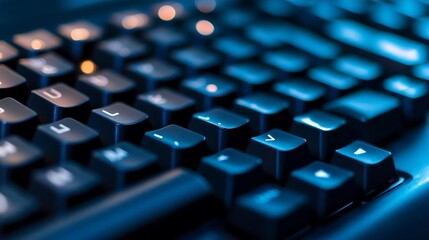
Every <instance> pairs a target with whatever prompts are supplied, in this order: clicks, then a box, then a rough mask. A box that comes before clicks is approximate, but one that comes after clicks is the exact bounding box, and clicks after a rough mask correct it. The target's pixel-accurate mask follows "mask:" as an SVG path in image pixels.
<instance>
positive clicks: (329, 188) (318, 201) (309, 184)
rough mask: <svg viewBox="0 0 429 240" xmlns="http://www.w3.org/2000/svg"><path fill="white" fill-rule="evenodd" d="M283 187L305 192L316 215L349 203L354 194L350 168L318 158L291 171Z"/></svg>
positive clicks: (321, 215) (326, 214) (332, 211)
mask: <svg viewBox="0 0 429 240" xmlns="http://www.w3.org/2000/svg"><path fill="white" fill-rule="evenodd" d="M286 186H287V187H290V188H292V189H295V190H296V191H299V192H301V193H304V194H307V196H308V197H309V201H310V205H311V208H312V209H313V211H315V212H316V213H317V215H318V216H319V218H325V217H327V216H329V215H331V214H332V213H334V212H335V211H336V210H339V209H340V208H342V207H344V206H346V205H347V204H349V203H351V202H352V201H353V200H354V198H355V197H356V194H357V187H356V185H355V183H354V173H353V172H352V171H349V170H346V169H343V168H340V167H337V166H334V165H331V164H327V163H324V162H319V161H316V162H313V163H310V164H308V165H307V166H305V167H303V168H300V169H297V170H295V171H293V172H292V173H291V175H290V177H289V179H288V181H287V184H286Z"/></svg>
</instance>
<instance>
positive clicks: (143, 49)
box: [93, 36, 149, 73]
mask: <svg viewBox="0 0 429 240" xmlns="http://www.w3.org/2000/svg"><path fill="white" fill-rule="evenodd" d="M148 53H149V47H148V46H147V45H146V44H144V43H142V42H139V41H137V40H136V39H134V38H131V37H127V36H119V37H115V38H111V39H107V40H104V41H101V42H99V43H98V44H97V45H96V46H95V49H94V54H93V60H94V62H95V63H96V64H97V65H98V66H100V67H102V68H111V69H113V70H114V71H116V72H119V73H121V72H122V71H123V70H124V68H125V66H126V64H128V63H130V62H132V61H136V60H140V59H141V58H142V57H145V56H147V55H148Z"/></svg>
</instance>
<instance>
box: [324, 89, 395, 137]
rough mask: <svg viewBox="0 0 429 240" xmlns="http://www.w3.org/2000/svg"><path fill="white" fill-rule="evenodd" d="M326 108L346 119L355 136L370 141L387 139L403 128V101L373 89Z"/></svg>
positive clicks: (346, 97) (344, 98) (339, 100)
mask: <svg viewBox="0 0 429 240" xmlns="http://www.w3.org/2000/svg"><path fill="white" fill-rule="evenodd" d="M324 109H325V110H328V111H330V112H332V113H335V114H339V115H341V116H342V117H344V118H345V119H346V120H347V122H348V124H349V128H350V130H351V132H352V133H353V135H354V136H355V137H359V138H361V139H363V140H365V141H369V142H378V141H381V140H384V139H386V138H387V137H389V136H391V135H393V134H395V133H397V131H398V130H399V129H400V127H401V110H400V100H399V99H398V98H396V97H393V96H391V95H387V94H385V93H381V92H377V91H374V90H368V89H363V90H359V91H357V92H354V93H351V94H349V95H346V96H344V97H342V98H339V99H337V100H334V101H332V102H329V103H327V104H326V105H325V106H324Z"/></svg>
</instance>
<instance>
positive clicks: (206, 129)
mask: <svg viewBox="0 0 429 240" xmlns="http://www.w3.org/2000/svg"><path fill="white" fill-rule="evenodd" d="M189 129H191V130H192V131H195V132H197V133H200V134H202V135H204V136H205V137H207V143H208V146H209V148H210V150H212V151H214V152H217V151H220V150H222V149H224V148H227V147H234V148H238V149H244V148H245V147H246V145H247V141H248V139H249V138H250V128H249V119H248V118H246V117H244V116H242V115H239V114H236V113H234V112H231V111H229V110H226V109H224V108H213V109H211V110H208V111H205V112H198V113H195V114H194V115H193V116H192V118H191V120H190V122H189Z"/></svg>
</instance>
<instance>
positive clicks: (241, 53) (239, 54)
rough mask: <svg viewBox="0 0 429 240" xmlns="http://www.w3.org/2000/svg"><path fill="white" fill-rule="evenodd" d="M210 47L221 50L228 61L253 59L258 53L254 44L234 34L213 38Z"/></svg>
mask: <svg viewBox="0 0 429 240" xmlns="http://www.w3.org/2000/svg"><path fill="white" fill-rule="evenodd" d="M212 47H213V48H214V49H215V50H217V51H219V52H221V53H222V54H223V55H224V56H225V57H226V58H227V61H229V62H235V61H240V60H249V59H253V58H255V57H256V56H257V55H258V53H259V49H258V46H257V45H256V44H254V43H252V42H250V41H248V40H246V39H244V38H241V37H236V36H224V37H219V38H215V39H214V40H213V43H212Z"/></svg>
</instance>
